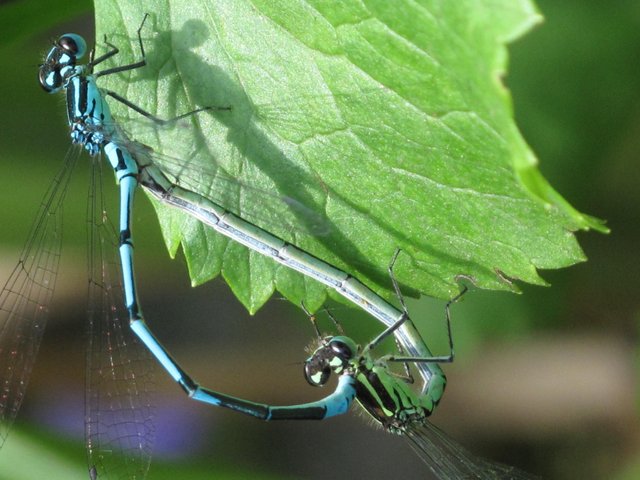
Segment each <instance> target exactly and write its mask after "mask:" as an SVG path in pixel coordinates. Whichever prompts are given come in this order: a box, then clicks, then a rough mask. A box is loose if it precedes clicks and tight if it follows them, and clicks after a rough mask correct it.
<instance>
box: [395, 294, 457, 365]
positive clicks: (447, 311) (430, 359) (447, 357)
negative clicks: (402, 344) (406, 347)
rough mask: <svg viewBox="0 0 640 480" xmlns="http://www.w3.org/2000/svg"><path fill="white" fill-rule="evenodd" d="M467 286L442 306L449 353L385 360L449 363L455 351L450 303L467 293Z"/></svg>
mask: <svg viewBox="0 0 640 480" xmlns="http://www.w3.org/2000/svg"><path fill="white" fill-rule="evenodd" d="M467 291H468V288H467V286H466V285H465V286H463V287H462V290H461V291H460V293H458V295H456V296H455V297H453V298H452V299H451V300H449V301H448V302H447V304H446V305H445V307H444V310H445V320H446V323H447V336H448V339H449V355H444V356H435V357H387V358H386V360H387V361H389V362H404V363H405V364H406V363H407V362H413V363H423V362H436V363H451V362H453V360H454V358H455V351H454V348H453V335H452V333H451V304H453V303H456V302H457V301H458V300H460V298H462V296H463V295H464V294H465V293H467Z"/></svg>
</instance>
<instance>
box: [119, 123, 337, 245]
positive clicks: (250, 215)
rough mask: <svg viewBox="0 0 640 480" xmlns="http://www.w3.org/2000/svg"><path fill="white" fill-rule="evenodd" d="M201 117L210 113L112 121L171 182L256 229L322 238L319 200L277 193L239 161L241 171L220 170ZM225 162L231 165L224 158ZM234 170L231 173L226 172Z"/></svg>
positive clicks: (130, 144)
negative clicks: (173, 118) (165, 119)
mask: <svg viewBox="0 0 640 480" xmlns="http://www.w3.org/2000/svg"><path fill="white" fill-rule="evenodd" d="M203 115H210V113H208V112H206V111H204V112H199V113H195V114H194V115H193V116H190V117H187V118H184V119H181V120H177V121H171V122H168V123H166V124H162V125H159V124H157V123H155V122H153V121H151V120H148V119H145V118H142V119H135V120H134V119H123V120H121V119H118V125H117V129H118V131H119V132H120V133H121V134H123V136H124V137H125V138H126V139H127V142H126V147H127V148H128V149H129V150H130V151H131V152H132V153H133V154H134V155H136V156H137V157H138V158H140V157H142V158H145V159H147V160H149V161H151V162H152V163H153V164H155V165H156V166H158V167H159V168H160V170H162V172H163V173H164V174H165V175H167V176H168V177H169V179H170V180H171V181H172V182H174V183H176V184H177V185H179V186H181V187H182V188H185V189H187V190H190V191H193V192H196V193H198V194H200V195H202V196H204V197H206V198H208V199H210V200H211V201H213V202H215V203H216V204H218V205H220V206H222V207H224V208H225V209H226V210H228V211H230V212H232V213H234V214H236V215H238V216H240V217H242V218H243V219H245V220H247V221H249V222H251V223H254V224H256V225H258V226H260V227H261V228H264V229H266V230H269V231H272V232H283V231H290V232H306V233H309V234H312V235H326V234H327V233H328V230H329V222H328V221H327V219H326V217H325V216H324V215H323V214H321V213H320V212H322V211H323V208H324V207H323V206H321V207H318V206H317V205H316V202H315V200H314V199H313V198H314V197H318V198H319V197H323V198H324V195H313V196H309V195H298V194H296V193H295V190H289V191H288V192H289V193H291V195H287V194H283V193H282V192H283V190H286V187H283V186H282V185H278V184H277V183H276V181H274V180H273V178H272V176H270V175H266V174H265V173H264V172H261V171H260V168H259V166H257V165H252V164H249V163H246V162H244V161H243V160H239V162H240V163H241V164H242V166H241V167H238V165H237V164H235V167H234V166H231V167H230V166H229V165H227V166H224V165H222V164H221V163H222V162H219V161H218V160H220V159H219V158H217V156H216V152H214V151H212V150H211V148H209V145H208V143H207V141H205V139H204V138H203V134H202V132H201V130H200V127H199V123H198V118H199V116H203ZM217 115H224V113H218V114H217ZM283 158H284V157H283ZM227 163H230V164H234V162H229V161H228V159H227ZM234 169H235V170H236V171H235V172H234V173H233V174H232V173H229V171H230V170H234ZM317 183H318V182H316V184H317ZM295 184H300V182H295ZM305 189H307V187H305ZM296 197H300V198H296Z"/></svg>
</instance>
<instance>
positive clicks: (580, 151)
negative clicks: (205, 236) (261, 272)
mask: <svg viewBox="0 0 640 480" xmlns="http://www.w3.org/2000/svg"><path fill="white" fill-rule="evenodd" d="M3 3H5V4H3ZM71 4H72V5H71ZM45 5H46V8H45V7H44V6H45ZM538 5H539V6H540V9H541V10H542V12H543V14H544V15H545V17H546V22H545V23H544V24H543V25H541V26H539V27H538V28H536V29H535V30H534V31H533V32H531V33H530V34H528V35H527V36H525V37H524V38H523V39H520V40H519V41H517V42H516V43H514V44H512V45H511V46H510V47H509V52H510V59H511V61H510V68H509V72H508V76H507V77H506V79H505V82H506V83H507V85H508V86H509V88H510V89H511V91H512V94H513V102H514V107H515V115H516V118H517V122H518V125H519V126H520V128H521V129H522V131H523V133H524V136H525V138H526V139H527V140H528V142H529V143H530V144H531V146H532V147H533V150H534V151H535V152H536V153H537V155H538V157H539V158H540V161H541V170H542V172H543V174H544V175H545V176H546V177H547V178H548V179H549V181H550V182H551V184H552V185H553V186H554V187H555V188H556V189H558V191H560V192H561V193H562V194H563V195H564V196H565V197H566V198H567V199H568V200H569V201H570V202H571V203H572V204H573V205H574V206H576V207H577V208H578V209H580V210H581V211H584V212H587V213H589V214H593V215H596V216H598V217H601V218H605V219H607V220H608V221H609V226H610V227H611V229H612V233H611V234H610V235H608V236H603V235H599V234H595V233H587V234H584V233H582V234H579V240H580V242H581V244H582V246H583V247H584V250H585V251H586V253H587V256H588V257H589V261H588V262H587V263H584V264H581V265H578V266H575V267H572V268H569V269H565V270H562V271H553V272H543V276H544V277H545V278H546V279H547V280H548V281H549V282H550V283H551V287H550V288H539V287H528V286H523V294H522V295H513V294H506V293H493V292H483V291H473V292H471V293H469V294H468V295H467V296H466V297H465V299H464V301H463V302H462V303H460V304H458V305H455V306H454V307H453V317H454V338H455V340H456V347H457V348H456V349H457V354H458V356H457V359H456V362H455V364H454V365H452V366H450V367H447V368H446V372H447V374H448V377H449V386H448V390H447V393H446V396H445V400H444V401H443V404H442V405H441V408H440V410H439V411H438V413H437V415H436V416H435V417H434V421H435V423H437V424H438V425H440V426H442V427H443V428H444V429H445V430H446V431H447V432H448V433H449V434H450V435H451V436H453V437H454V438H456V439H457V440H458V441H460V442H462V443H463V444H465V445H466V446H468V447H469V448H470V449H472V450H473V451H475V452H478V453H482V454H484V455H486V456H488V457H491V458H493V459H499V460H502V461H504V462H507V463H511V464H516V465H518V466H520V467H522V468H524V469H527V470H530V471H532V472H535V473H538V474H540V475H543V476H545V478H551V479H575V478H580V479H598V478H617V479H625V478H628V479H634V478H640V454H639V453H638V446H639V440H640V429H639V422H638V415H637V407H638V391H637V385H638V383H637V379H638V374H637V360H636V359H637V353H638V347H637V343H638V342H637V335H638V334H637V331H638V322H639V320H640V317H639V314H640V301H639V297H638V293H637V292H638V291H639V289H640V277H639V275H638V266H639V265H640V261H639V260H640V259H639V258H638V256H639V253H638V247H637V246H638V242H639V241H640V234H639V232H638V229H639V227H638V225H639V224H640V202H639V201H638V200H639V199H640V196H639V195H638V193H637V191H638V185H639V184H640V169H639V168H638V166H637V164H638V156H639V154H640V67H639V66H640V3H638V2H637V1H633V0H626V1H624V0H617V1H614V2H599V1H597V0H581V1H577V0H574V1H568V2H554V1H551V0H541V1H538ZM67 31H76V32H78V33H81V34H84V35H85V36H86V37H87V38H90V39H91V38H93V37H94V34H93V19H92V13H91V4H90V2H88V1H86V0H85V1H82V2H60V1H58V0H55V1H51V2H38V1H28V2H8V3H7V2H0V32H1V33H0V35H1V39H0V62H1V63H0V64H1V65H3V68H2V75H0V87H1V89H0V91H1V92H2V93H3V95H2V96H0V112H2V116H1V117H0V118H2V120H1V126H2V128H1V129H0V162H1V165H2V172H3V173H2V176H3V180H4V185H5V188H3V189H0V205H3V209H2V212H1V213H0V215H1V217H0V218H1V219H2V221H1V223H0V224H1V225H2V229H1V232H2V233H1V235H0V242H1V243H0V248H1V254H0V271H1V272H2V273H1V274H0V278H6V277H7V276H8V275H9V272H10V269H11V268H12V267H13V266H14V264H15V261H16V259H17V258H18V255H19V251H20V248H21V246H22V243H23V241H24V239H25V238H26V235H27V233H28V230H29V227H30V223H31V219H32V218H33V217H34V215H35V212H36V211H37V207H38V204H39V200H40V198H41V196H42V194H43V192H44V191H45V189H46V187H47V185H48V182H49V180H50V178H51V177H52V176H53V175H54V173H55V172H56V171H57V169H58V168H59V166H60V165H61V162H62V160H63V156H64V154H65V152H67V150H68V145H69V142H68V133H67V127H66V123H65V118H64V108H63V106H62V98H59V97H49V96H46V95H44V93H42V91H41V90H40V87H39V86H38V84H37V80H36V67H37V64H38V63H39V62H40V61H41V58H42V54H43V53H44V52H45V50H46V48H47V45H49V42H50V41H51V40H52V39H54V38H56V37H57V36H59V35H60V33H62V32H67ZM86 158H87V157H84V156H83V157H81V162H80V163H81V165H80V168H78V171H77V172H76V174H75V176H74V179H73V180H72V186H71V189H70V192H69V194H68V196H67V198H68V201H67V208H66V210H65V215H66V217H65V218H66V220H65V250H64V257H63V263H62V266H61V272H60V277H59V283H58V288H57V292H56V296H55V299H54V305H53V307H52V309H51V311H52V318H51V319H50V322H49V326H48V329H47V332H46V335H45V339H44V342H43V346H42V349H41V353H40V357H39V359H38V363H37V364H36V368H35V370H34V372H33V377H32V381H31V384H30V387H29V390H28V393H27V398H26V400H25V402H24V406H23V408H22V411H21V412H20V415H19V417H18V421H17V423H16V426H15V428H14V431H13V432H12V433H11V435H10V436H9V438H8V440H7V442H6V443H5V445H4V447H3V449H2V451H1V452H0V479H11V480H16V479H35V478H47V479H57V478H61V479H75V478H78V479H81V478H86V467H85V460H84V447H83V440H82V435H83V400H84V398H83V388H84V385H83V382H84V371H83V368H84V351H83V348H84V347H83V345H84V337H83V334H84V320H85V317H86V315H85V312H86V302H87V299H86V266H85V263H86V262H85V260H86V251H85V238H86V237H85V231H84V227H85V198H86V190H87V186H86V178H87V174H88V165H87V164H88V162H86V163H87V164H82V163H84V162H82V159H85V160H86ZM107 173H108V172H107ZM109 182H111V175H108V176H107V185H106V187H107V188H106V189H107V190H108V191H111V192H112V193H115V190H116V189H115V188H111V187H110V184H109ZM139 200H140V201H139V202H138V207H139V208H138V209H137V211H136V214H135V221H136V224H135V229H136V237H137V249H136V254H137V262H138V277H139V279H140V284H141V292H140V293H141V298H142V304H143V305H144V308H145V312H146V315H147V317H148V318H149V319H151V323H152V327H153V328H154V330H155V332H156V333H157V335H158V336H159V337H160V338H161V339H162V340H163V342H164V343H166V345H167V346H168V347H169V349H170V350H171V351H172V352H173V353H174V354H175V355H176V356H177V357H178V358H179V359H180V360H181V361H182V362H183V363H184V364H185V366H186V367H187V368H188V369H189V370H191V371H192V373H193V374H194V376H195V377H196V378H197V379H198V380H200V381H201V382H202V383H203V384H205V385H208V386H211V387H215V388H216V389H219V390H222V391H224V392H228V393H231V394H235V395H239V396H243V397H245V398H250V399H253V400H256V401H264V402H270V403H276V404H287V403H294V402H300V401H308V400H312V399H316V398H318V397H319V396H320V394H321V393H324V392H318V391H315V390H313V389H309V387H307V385H306V383H305V382H304V380H303V379H302V375H301V371H300V370H301V361H302V360H303V359H304V357H305V353H304V350H303V347H304V346H306V345H307V344H308V343H309V340H310V339H311V338H313V331H312V329H311V328H310V326H309V325H308V322H307V321H306V318H305V316H304V315H303V314H302V313H301V311H300V310H299V309H297V308H295V307H293V306H291V305H288V304H287V303H286V302H284V301H279V300H277V299H274V300H272V301H271V302H270V303H269V305H268V306H267V307H266V308H265V309H263V310H262V311H261V312H259V314H258V315H256V316H255V317H250V316H249V315H248V314H247V313H246V312H245V311H244V310H243V309H242V307H241V306H240V305H239V304H238V302H237V301H236V300H235V299H234V297H233V296H232V295H231V293H230V292H229V290H228V288H227V287H226V286H225V285H224V284H223V283H222V282H221V281H219V280H217V281H214V282H210V283H209V284H207V285H205V286H202V287H199V288H196V289H192V288H190V286H189V280H188V276H187V273H186V269H185V267H184V262H183V261H182V260H181V259H178V260H177V261H171V260H169V258H168V256H167V254H166V251H165V250H164V246H163V244H162V240H161V238H160V233H159V229H158V226H157V223H156V222H155V218H154V214H153V211H152V209H151V207H150V206H149V204H148V202H147V201H146V200H145V199H144V198H142V196H140V197H139ZM410 309H411V311H412V314H413V317H414V318H416V319H429V321H428V322H427V321H424V320H423V321H422V323H420V324H419V328H420V329H421V331H423V332H425V336H427V337H428V338H430V339H431V338H435V339H436V340H434V343H435V345H436V347H435V349H436V350H440V351H445V349H446V339H445V336H444V331H443V330H444V325H443V322H442V318H443V312H444V305H443V302H439V301H432V300H429V299H423V300H421V301H414V302H411V303H410ZM334 313H335V314H336V315H337V316H338V317H340V318H341V319H342V320H343V322H344V323H345V328H346V329H347V331H348V332H350V333H352V334H354V335H355V336H356V337H357V338H360V339H366V338H367V336H369V335H371V334H372V332H374V331H376V330H377V329H378V325H376V324H375V322H372V321H371V320H370V319H368V318H366V317H365V316H363V315H361V314H359V313H358V312H355V311H354V310H351V309H348V308H346V307H344V306H340V305H338V306H335V309H334ZM430 343H431V342H430ZM157 390H158V391H157V395H156V399H157V405H158V410H157V436H158V440H157V446H156V454H155V457H154V463H153V465H152V468H151V473H150V475H149V478H150V479H162V478H169V477H170V476H171V477H172V478H176V477H177V478H181V479H200V478H213V477H215V478H223V479H226V478H278V479H284V478H292V479H293V478H296V479H298V478H304V479H324V478H328V477H330V476H332V474H333V472H334V471H335V470H336V469H339V470H340V471H341V473H340V476H343V477H345V478H399V477H404V478H428V474H427V471H426V469H425V467H424V465H422V464H421V463H420V460H419V459H418V458H417V457H416V456H415V455H414V453H413V452H412V451H411V449H410V448H409V447H408V445H406V444H405V443H404V442H403V441H402V440H401V439H399V438H395V437H392V436H390V435H386V434H384V433H383V432H381V431H379V430H378V429H372V428H371V427H370V425H369V422H368V421H363V420H362V418H358V417H359V416H360V415H357V414H350V415H348V416H346V417H344V418H338V419H334V420H331V421H327V422H318V423H316V422H299V423H281V424H266V423H261V422H258V421H255V420H253V419H250V418H244V417H242V416H240V415H237V414H234V413H232V412H228V411H222V410H216V409H212V408H210V407H206V406H204V405H196V404H195V403H194V402H191V401H189V400H187V399H186V398H185V397H184V395H183V393H182V392H181V391H180V390H179V389H178V388H177V387H176V386H175V385H174V384H173V383H172V382H171V381H169V380H168V379H167V378H166V375H163V374H162V373H161V372H158V375H157Z"/></svg>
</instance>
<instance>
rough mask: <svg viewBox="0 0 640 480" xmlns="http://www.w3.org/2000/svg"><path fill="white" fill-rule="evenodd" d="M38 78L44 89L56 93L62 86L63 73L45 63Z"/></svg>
mask: <svg viewBox="0 0 640 480" xmlns="http://www.w3.org/2000/svg"><path fill="white" fill-rule="evenodd" d="M38 80H39V81H40V86H41V87H42V89H43V90H44V91H45V92H47V93H54V92H57V91H58V90H60V89H61V88H62V75H60V70H58V69H57V68H53V69H51V68H47V67H46V65H43V66H42V67H40V71H39V72H38Z"/></svg>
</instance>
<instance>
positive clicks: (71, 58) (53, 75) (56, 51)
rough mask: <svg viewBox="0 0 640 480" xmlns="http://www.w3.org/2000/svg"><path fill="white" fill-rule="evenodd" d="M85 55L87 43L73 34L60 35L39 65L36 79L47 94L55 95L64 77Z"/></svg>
mask: <svg viewBox="0 0 640 480" xmlns="http://www.w3.org/2000/svg"><path fill="white" fill-rule="evenodd" d="M86 53H87V42H85V40H84V38H82V37H81V36H80V35H77V34H75V33H66V34H64V35H62V36H61V37H60V38H58V40H57V41H56V42H55V43H54V44H53V47H51V50H49V53H48V54H47V56H46V58H45V60H44V63H43V64H42V65H40V71H39V73H38V79H39V81H40V86H41V87H42V88H43V89H44V91H45V92H47V93H56V92H58V91H59V90H60V89H61V88H62V87H63V85H64V81H65V77H66V75H68V74H69V73H70V72H72V71H73V68H74V67H75V65H76V61H77V60H78V59H79V58H82V57H83V56H84V55H85V54H86Z"/></svg>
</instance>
